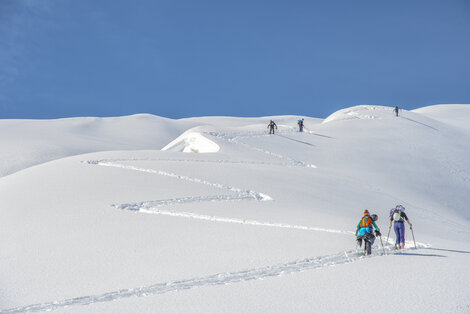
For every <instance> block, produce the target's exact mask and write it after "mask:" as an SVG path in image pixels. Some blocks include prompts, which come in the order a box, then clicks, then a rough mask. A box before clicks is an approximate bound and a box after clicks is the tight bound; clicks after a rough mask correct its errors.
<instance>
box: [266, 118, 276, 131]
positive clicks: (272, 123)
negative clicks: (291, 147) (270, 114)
mask: <svg viewBox="0 0 470 314" xmlns="http://www.w3.org/2000/svg"><path fill="white" fill-rule="evenodd" d="M274 128H276V130H277V125H276V123H274V121H273V120H270V121H269V124H268V129H269V134H274Z"/></svg>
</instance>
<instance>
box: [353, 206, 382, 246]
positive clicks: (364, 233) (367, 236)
mask: <svg viewBox="0 0 470 314" xmlns="http://www.w3.org/2000/svg"><path fill="white" fill-rule="evenodd" d="M372 216H375V217H374V218H375V219H374V218H373V217H372ZM372 216H371V215H370V213H369V211H368V210H367V209H366V210H364V216H363V217H362V218H361V220H359V223H358V224H357V227H356V237H357V238H356V239H357V244H358V245H359V246H362V239H364V245H365V248H366V253H367V254H370V253H371V247H372V245H373V244H374V241H375V236H374V234H373V233H372V231H373V229H372V227H374V229H375V235H376V236H381V233H380V229H379V227H377V225H376V224H375V221H374V220H377V215H372Z"/></svg>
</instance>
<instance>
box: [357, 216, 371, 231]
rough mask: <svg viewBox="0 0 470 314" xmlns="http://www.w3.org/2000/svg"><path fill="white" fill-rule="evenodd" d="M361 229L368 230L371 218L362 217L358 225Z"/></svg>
mask: <svg viewBox="0 0 470 314" xmlns="http://www.w3.org/2000/svg"><path fill="white" fill-rule="evenodd" d="M359 226H360V227H361V228H364V227H366V228H369V227H372V218H371V217H370V216H369V215H366V216H364V217H362V220H361V224H360V225H359Z"/></svg>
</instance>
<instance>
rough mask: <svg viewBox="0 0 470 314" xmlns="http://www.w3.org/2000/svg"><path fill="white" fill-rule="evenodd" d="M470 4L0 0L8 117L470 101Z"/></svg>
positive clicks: (4, 114) (293, 110)
mask: <svg viewBox="0 0 470 314" xmlns="http://www.w3.org/2000/svg"><path fill="white" fill-rule="evenodd" d="M469 39H470V1H468V0H448V1H440V0H422V1H421V0H406V1H405V0H403V1H402V0H398V1H377V0H371V1H350V0H330V1H312V0H309V1H295V0H290V1H278V0H273V1H259V0H250V1H244V0H237V1H223V0H214V1H206V0H201V1H189V0H181V1H177V0H168V1H167V0H165V1H160V0H139V1H130V0H127V1H126V0H100V1H96V0H80V1H72V0H69V1H65V0H0V118H59V117H71V116H119V115H128V114H134V113H152V114H156V115H160V116H165V117H169V118H183V117H193V116H207V115H223V116H264V115H281V114H293V115H301V116H311V117H326V116H328V115H329V114H331V113H333V112H334V111H336V110H338V109H341V108H345V107H350V106H354V105H360V104H378V105H386V106H394V105H399V106H400V107H403V108H407V109H414V108H418V107H423V106H427V105H432V104H441V103H470V57H469V56H470V40H469Z"/></svg>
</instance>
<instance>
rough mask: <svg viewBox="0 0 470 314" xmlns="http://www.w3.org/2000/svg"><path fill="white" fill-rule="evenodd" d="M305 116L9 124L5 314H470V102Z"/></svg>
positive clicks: (3, 235)
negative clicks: (403, 219) (362, 244)
mask: <svg viewBox="0 0 470 314" xmlns="http://www.w3.org/2000/svg"><path fill="white" fill-rule="evenodd" d="M298 118H299V117H296V116H283V117H264V118H229V117H203V118H191V119H182V120H170V119H163V118H159V117H154V116H150V115H137V116H130V117H121V118H106V119H95V118H76V119H63V120H50V121H21V120H14V121H12V120H10V121H9V120H6V121H0V128H1V129H2V131H3V132H2V138H0V145H1V147H6V148H9V149H12V148H15V149H16V150H13V151H12V152H9V153H8V155H7V154H6V153H4V150H3V153H2V154H4V155H3V156H2V157H4V158H2V161H3V166H2V167H3V168H2V169H3V171H4V174H10V175H8V176H4V177H2V178H0V239H1V240H0V241H1V248H2V249H1V250H0V252H1V253H0V266H1V268H2V269H3V270H5V271H3V272H2V275H1V277H0V282H1V283H2V285H0V309H2V310H3V311H2V312H24V311H36V310H37V311H49V310H56V311H57V312H64V313H65V312H66V313H155V312H162V313H241V312H244V313H286V312H292V313H311V312H335V313H364V312H366V313H369V312H370V313H396V312H401V311H405V312H413V313H429V312H450V313H468V312H469V311H470V301H469V299H468V295H469V293H470V289H469V287H468V280H466V279H464V278H470V268H469V267H468V265H469V262H470V244H469V243H470V214H469V211H468V207H467V204H468V203H469V202H470V165H469V162H468V160H469V156H470V144H469V143H470V132H469V131H468V129H467V128H466V127H465V126H464V125H465V123H464V122H465V121H470V106H468V105H460V106H458V107H456V106H449V107H447V106H438V107H429V108H421V109H418V110H414V111H406V110H403V111H402V112H401V113H400V116H399V117H395V116H394V114H393V111H392V108H389V107H381V106H357V107H352V108H347V109H344V110H341V111H338V112H336V113H334V114H332V115H331V116H330V117H328V118H327V119H325V120H321V119H312V118H306V119H305V126H306V129H305V130H306V131H305V132H304V133H299V132H297V128H296V121H297V119H298ZM269 119H273V120H274V121H275V122H276V123H277V125H278V132H277V133H276V134H275V135H269V134H267V129H266V126H267V123H268V122H269ZM86 125H88V126H89V128H87V127H86ZM21 138H25V139H28V140H27V141H24V142H23V143H24V144H22V145H23V146H21V145H20V144H19V143H18V140H19V139H21ZM39 139H40V140H41V142H38V141H39ZM110 142H112V144H109V143H110ZM165 146H166V149H165V150H160V149H161V148H163V147H165ZM106 150H113V151H106ZM83 152H85V153H88V154H83V155H77V154H78V153H83ZM186 152H187V153H186ZM15 156H16V158H15ZM63 156H70V157H67V158H62V159H58V158H60V157H63ZM44 161H48V162H46V163H43V162H44ZM29 165H36V166H33V167H29V168H27V167H28V166H29ZM21 168H23V170H20V169H21ZM17 170H20V171H17ZM14 171H17V172H15V173H13V172H14ZM397 204H403V205H404V206H405V207H406V212H407V214H408V216H409V218H410V220H411V222H412V223H413V230H414V235H415V238H416V246H417V248H418V249H417V250H414V249H411V248H412V247H414V242H413V238H412V236H411V234H410V230H407V234H406V235H407V249H405V250H403V251H401V252H396V251H394V250H393V249H392V243H393V241H394V238H395V236H394V232H393V230H392V231H391V234H390V241H389V242H390V243H384V244H386V245H385V248H382V246H381V245H380V241H379V240H377V241H376V243H375V245H374V252H373V255H372V256H370V257H362V256H360V254H358V253H357V252H356V248H355V237H354V231H355V228H356V225H357V223H358V221H359V219H360V218H361V217H362V212H363V210H364V209H369V210H370V211H372V212H374V213H376V214H378V215H379V220H378V225H379V227H380V228H381V230H382V234H383V237H382V240H383V241H384V242H385V241H386V237H387V232H388V221H387V215H388V212H389V209H390V208H391V207H394V206H395V205H397ZM384 252H385V253H386V254H385V255H384ZM365 299H370V300H372V305H371V306H370V307H366V308H364V300H365ZM397 300H399V302H397ZM449 300H452V301H451V302H449ZM110 301H114V302H110Z"/></svg>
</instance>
